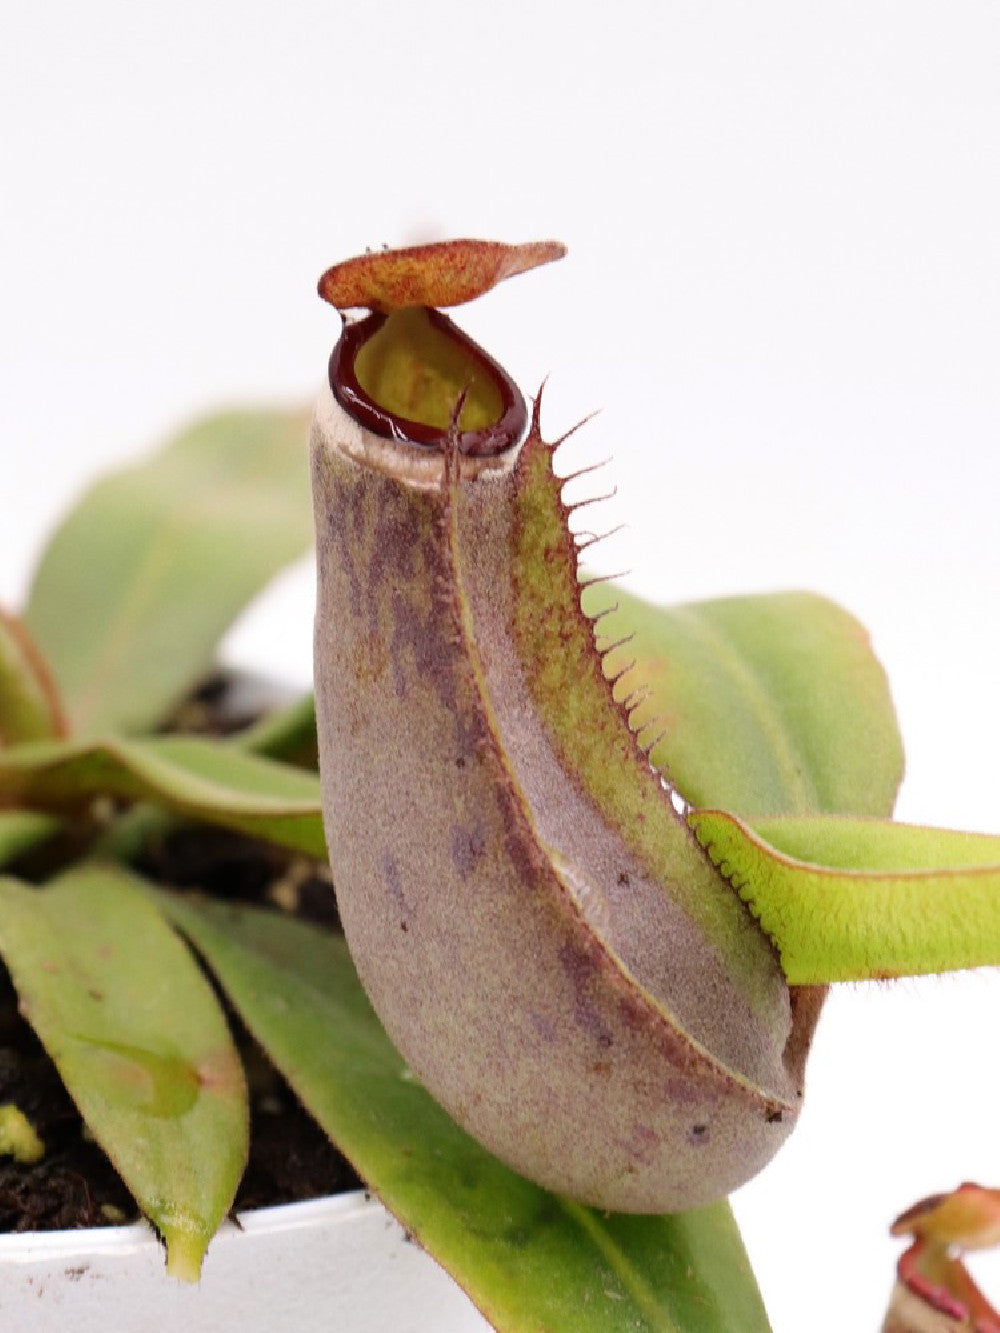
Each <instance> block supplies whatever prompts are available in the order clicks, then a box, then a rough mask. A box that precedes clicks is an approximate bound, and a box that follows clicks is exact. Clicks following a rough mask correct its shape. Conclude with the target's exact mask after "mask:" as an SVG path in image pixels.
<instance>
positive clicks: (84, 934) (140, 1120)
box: [0, 866, 248, 1280]
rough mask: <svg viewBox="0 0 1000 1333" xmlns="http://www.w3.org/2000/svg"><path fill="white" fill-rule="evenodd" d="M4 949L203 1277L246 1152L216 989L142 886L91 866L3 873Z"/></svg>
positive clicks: (174, 1248) (104, 1126)
mask: <svg viewBox="0 0 1000 1333" xmlns="http://www.w3.org/2000/svg"><path fill="white" fill-rule="evenodd" d="M0 951H2V953H3V957H4V959H5V961H6V963H7V966H8V967H9V969H10V972H11V976H12V978H13V981H14V985H15V987H16V988H17V991H18V995H19V996H20V1001H21V1009H22V1012H23V1013H24V1015H25V1017H26V1018H27V1019H28V1021H29V1022H30V1023H31V1025H32V1027H33V1028H34V1029H35V1031H36V1032H37V1034H38V1036H39V1038H40V1039H41V1041H42V1043H43V1045H44V1046H45V1049H46V1050H47V1051H48V1053H49V1055H50V1056H51V1057H52V1059H53V1060H54V1062H55V1064H56V1067H57V1068H58V1070H59V1073H60V1075H61V1077H62V1079H63V1082H64V1083H65V1084H66V1087H67V1089H68V1091H69V1093H70V1095H71V1096H72V1098H73V1100H74V1101H75V1102H76V1104H77V1106H78V1107H79V1109H80V1112H81V1114H82V1116H83V1118H84V1120H85V1121H86V1123H87V1126H88V1128H89V1129H90V1131H91V1133H92V1134H93V1135H94V1137H95V1138H96V1139H97V1141H98V1142H99V1143H100V1144H101V1146H102V1147H103V1148H104V1150H105V1152H107V1154H108V1156H109V1157H110V1158H111V1160H112V1162H113V1163H114V1165H115V1168H116V1169H117V1171H118V1172H119V1174H120V1175H121V1177H122V1179H123V1180H124V1181H125V1183H126V1185H127V1186H128V1187H129V1189H130V1190H131V1191H132V1193H133V1194H134V1195H135V1197H136V1199H137V1200H138V1203H139V1205H140V1207H141V1208H142V1210H143V1212H144V1213H146V1214H147V1216H148V1217H149V1218H150V1220H151V1221H152V1222H153V1224H154V1225H155V1226H156V1228H157V1230H158V1231H159V1232H160V1234H161V1235H162V1236H163V1238H164V1240H165V1241H166V1244H167V1267H168V1271H170V1272H171V1273H173V1274H175V1275H176V1276H178V1277H182V1278H186V1279H189V1280H193V1279H195V1278H196V1277H197V1276H198V1272H199V1270H200V1267H201V1261H202V1257H203V1255H204V1252H205V1249H206V1247H207V1245H208V1242H209V1241H210V1239H211V1238H212V1236H213V1235H214V1234H215V1231H216V1229H217V1227H218V1225H219V1223H220V1222H221V1220H222V1218H223V1217H225V1215H226V1213H227V1211H228V1209H229V1208H230V1206H231V1204H232V1200H233V1196H234V1194H235V1192H236V1186H237V1184H238V1183H239V1179H240V1175H241V1174H242V1171H243V1167H244V1164H245V1161H246V1155H247V1114H248V1113H247V1095H246V1087H245V1085H244V1080H243V1071H242V1067H241V1065H240V1061H239V1056H238V1055H237V1053H236V1050H235V1048H234V1046H233V1044H232V1040H231V1038H230V1036H229V1032H228V1030H227V1028H226V1023H225V1019H224V1017H223V1015H222V1011H221V1009H220V1008H219V1005H218V1002H217V1001H216V999H215V996H214V994H213V992H212V989H211V987H210V986H209V984H208V982H207V981H206V980H205V978H204V977H203V976H202V974H201V972H200V970H199V969H198V966H197V964H196V963H195V961H194V959H193V958H192V957H191V955H190V953H189V951H188V950H187V949H186V948H185V946H184V945H183V944H182V943H181V941H180V940H179V939H178V938H177V936H176V935H175V934H174V932H173V931H172V930H171V929H170V927H169V926H168V925H167V924H166V922H165V921H164V920H163V918H162V917H161V915H160V914H159V912H158V911H157V910H156V907H155V905H154V904H153V903H152V902H151V901H150V900H149V898H148V896H147V894H146V893H145V891H144V889H143V888H142V886H141V882H140V881H138V880H136V879H134V878H132V877H130V876H127V875H126V874H125V873H124V872H122V871H120V870H113V869H108V868H103V867H99V866H91V867H86V868H83V869H78V870H74V871H71V872H69V873H67V874H65V875H63V876H62V877H61V878H60V879H58V880H56V881H55V882H54V883H53V884H52V885H51V887H48V888H44V889H37V888H29V887H28V886H27V885H22V884H19V883H18V882H17V881H15V880H12V879H0Z"/></svg>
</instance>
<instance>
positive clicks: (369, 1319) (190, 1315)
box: [0, 1192, 490, 1333]
mask: <svg viewBox="0 0 1000 1333" xmlns="http://www.w3.org/2000/svg"><path fill="white" fill-rule="evenodd" d="M240 1223H241V1228H242V1229H241V1228H239V1227H236V1226H235V1225H234V1224H233V1223H231V1222H227V1223H226V1224H225V1225H224V1226H223V1228H222V1230H221V1231H220V1232H219V1234H218V1235H217V1236H216V1237H215V1239H214V1240H213V1241H212V1244H211V1247H210V1248H209V1251H208V1256H207V1258H206V1260H205V1265H204V1270H203V1273H202V1279H201V1282H200V1283H199V1284H198V1285H197V1286H190V1285H187V1284H185V1283H181V1282H178V1281H176V1280H175V1279H173V1278H168V1277H167V1275H166V1273H165V1271H164V1254H163V1249H162V1247H161V1245H160V1244H159V1242H158V1241H157V1239H156V1237H155V1236H154V1234H153V1232H152V1230H151V1228H150V1227H149V1226H148V1225H146V1224H145V1223H137V1224H136V1225H134V1226H127V1227H102V1228H96V1229H94V1230H91V1231H50V1232H33V1233H22V1234H17V1235H6V1236H0V1329H3V1330H10V1331H11V1333H14V1331H15V1330H16V1331H17V1333H21V1330H24V1331H25V1333H27V1330H31V1333H68V1330H73V1333H98V1331H100V1333H228V1331H229V1330H233V1331H234V1333H281V1331H282V1330H286V1329H287V1330H289V1333H320V1330H322V1333H339V1331H340V1330H342V1331H343V1333H390V1331H391V1333H437V1330H441V1333H483V1331H484V1330H488V1329H489V1327H490V1326H489V1324H487V1323H486V1322H485V1320H484V1319H483V1318H482V1316H481V1315H480V1314H479V1313H478V1311H477V1310H476V1309H475V1307H474V1306H473V1304H472V1302H471V1301H470V1300H469V1299H468V1297H467V1296H466V1295H465V1294H464V1292H462V1291H461V1289H460V1288H459V1287H458V1286H457V1285H456V1284H455V1283H454V1282H453V1281H452V1279H451V1278H450V1277H449V1276H448V1275H447V1274H446V1273H445V1272H444V1270H443V1269H442V1268H440V1267H439V1266H438V1265H437V1264H436V1263H435V1262H434V1260H433V1259H431V1258H430V1257H429V1255H427V1254H426V1253H425V1252H424V1251H423V1250H421V1249H420V1247H419V1246H418V1245H415V1244H414V1243H413V1242H412V1241H409V1240H407V1238H406V1236H405V1233H404V1232H403V1230H402V1228H401V1227H400V1226H399V1224H398V1223H397V1222H396V1221H395V1219H394V1218H392V1217H391V1216H390V1215H389V1214H388V1213H387V1212H386V1211H385V1209H384V1208H382V1206H381V1205H380V1204H378V1203H376V1202H375V1201H374V1200H370V1199H368V1198H366V1196H365V1195H364V1194H363V1193H359V1192H356V1193H350V1194H338V1195H333V1196H330V1197H329V1198H323V1199H314V1200H310V1201H309V1202H306V1203H294V1204H283V1205H282V1206H280V1207H277V1208H263V1209H260V1210H259V1211H256V1212H250V1213H244V1214H243V1215H241V1217H240Z"/></svg>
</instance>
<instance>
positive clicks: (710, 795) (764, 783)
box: [584, 584, 903, 817]
mask: <svg viewBox="0 0 1000 1333" xmlns="http://www.w3.org/2000/svg"><path fill="white" fill-rule="evenodd" d="M616 604H617V608H618V609H617V610H616V611H609V613H608V615H607V616H606V617H605V618H603V619H602V620H601V621H600V622H599V625H600V636H601V642H602V643H613V642H615V641H617V640H619V639H622V638H625V637H626V636H628V635H633V636H634V637H633V638H632V639H631V640H630V641H629V642H628V643H625V644H622V646H621V647H617V648H613V649H612V650H611V651H610V652H609V653H608V654H607V656H606V658H605V668H606V671H607V672H608V674H610V675H614V674H616V673H617V672H619V671H621V670H623V669H624V668H625V667H626V666H627V664H628V663H629V662H631V661H632V660H633V659H634V660H635V666H634V667H633V668H632V669H631V670H629V671H627V672H625V674H624V676H623V677H622V679H621V681H620V682H619V684H618V686H617V689H616V694H617V695H618V697H621V698H625V697H627V696H628V695H629V694H632V693H633V692H635V691H639V692H648V697H647V698H646V699H645V701H644V702H642V703H639V704H638V705H637V706H636V707H635V709H634V710H633V712H632V715H631V722H632V726H633V727H634V728H636V729H640V730H643V736H642V739H643V740H644V741H652V740H653V738H654V737H655V736H656V734H657V732H659V731H661V730H662V731H663V732H664V735H663V737H662V739H661V740H659V741H658V742H657V744H656V745H655V746H654V747H653V750H652V753H651V758H652V761H653V763H654V764H656V766H657V767H658V768H660V770H661V771H662V772H665V773H666V774H667V775H668V776H669V778H670V780H671V781H672V782H673V783H674V785H675V786H676V787H677V788H678V790H679V791H680V792H681V793H682V795H683V796H684V797H685V798H686V799H687V800H688V801H689V802H691V804H693V805H711V806H719V807H722V808H724V809H727V810H734V811H736V812H738V813H739V814H741V815H745V816H748V817H752V816H757V815H761V814H793V813H794V814H800V813H808V812H811V811H820V810H822V811H826V812H828V813H842V814H856V815H875V816H879V815H889V814H890V813H891V812H892V807H893V803H894V801H895V798H896V790H897V788H898V786H899V782H900V779H901V777H902V772H903V750H902V743H901V741H900V738H899V732H898V729H897V726H896V718H895V712H894V710H893V706H892V700H891V698H890V695H889V687H888V683H887V681H886V677H885V672H884V671H883V669H882V667H881V665H880V664H879V662H878V661H877V659H876V658H875V656H874V654H873V653H872V651H871V646H870V643H869V640H868V636H867V633H866V632H865V630H864V628H863V627H862V626H861V625H860V624H859V623H858V622H857V621H856V620H855V619H854V617H853V616H851V615H849V614H848V612H846V611H844V610H843V609H842V608H841V607H839V606H837V605H835V604H834V603H833V602H830V601H827V600H826V599H825V598H823V597H818V596H816V595H814V594H812V593H798V592H791V593H775V594H767V595H761V596H752V597H727V598H720V599H718V600H713V601H705V602H692V603H689V604H687V605H684V606H669V607H667V606H656V605H653V604H652V603H650V602H646V601H644V600H642V599H641V598H639V597H636V596H633V595H632V594H630V593H627V592H625V591H623V590H622V589H619V588H610V587H609V586H608V585H606V584H594V585H593V586H592V587H591V588H590V589H589V590H588V591H587V592H586V593H585V595H584V607H585V609H586V611H587V612H588V614H590V615H594V614H597V613H599V612H601V611H602V610H604V609H606V608H609V607H613V606H615V605H616Z"/></svg>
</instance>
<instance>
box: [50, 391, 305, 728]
mask: <svg viewBox="0 0 1000 1333" xmlns="http://www.w3.org/2000/svg"><path fill="white" fill-rule="evenodd" d="M306 430H307V416H306V415H305V414H303V413H301V412H255V413H230V414H227V415H222V416H213V417H210V418H208V419H207V420H205V421H203V422H201V423H199V424H198V425H196V426H194V427H193V428H191V429H190V430H188V431H187V432H185V433H184V434H183V435H181V436H180V437H179V438H178V439H176V440H175V441H174V442H173V443H172V444H171V445H169V446H168V447H167V448H165V449H164V450H162V451H161V452H160V453H158V454H156V455H155V456H154V457H152V458H151V459H149V460H148V461H144V462H142V463H139V464H137V465H135V466H132V467H128V468H124V469H122V470H121V471H119V472H116V473H113V474H112V475H110V476H108V477H105V478H104V479H103V480H101V481H98V482H97V484H96V485H95V486H93V487H92V488H91V490H90V491H88V493H87V494H86V495H85V496H84V498H83V500H82V502H81V503H80V504H79V506H78V507H77V508H76V509H75V510H73V512H72V513H71V514H69V516H68V517H67V518H66V519H65V520H64V522H63V523H62V525H61V526H60V528H59V529H58V530H57V532H56V533H55V535H54V537H53V538H52V541H51V543H50V545H49V547H48V549H47V550H46V552H45V554H44V555H43V557H42V561H41V564H40V565H39V567H38V570H37V572H36V575H35V579H34V583H33V586H32V589H31V593H30V597H29V601H28V606H27V609H26V611H25V620H26V623H27V625H28V627H29V629H30V630H31V632H32V634H33V635H34V637H35V639H36V640H37V642H38V644H39V646H40V647H41V649H42V651H43V652H44V653H45V654H46V656H47V657H48V659H49V661H50V662H51V664H52V667H53V670H54V671H55V675H56V679H57V681H58V682H59V686H60V689H61V692H62V696H63V698H64V699H65V701H66V704H67V707H68V710H69V713H70V718H71V723H72V726H73V729H74V730H76V731H77V732H80V733H83V734H85V735H94V734H97V733H102V732H105V731H126V732H138V731H146V730H150V729H151V728H152V727H154V726H155V725H156V724H157V723H159V722H160V721H161V720H162V719H163V718H164V717H165V716H166V715H167V714H168V713H169V712H170V710H171V708H172V707H173V706H174V705H175V704H176V703H177V702H178V701H179V700H180V699H181V697H182V696H183V695H184V694H185V693H186V692H187V691H188V689H189V688H190V687H191V685H192V684H193V683H194V682H195V681H196V680H197V679H198V678H199V677H200V676H201V675H202V674H203V673H204V672H205V670H206V669H207V668H208V666H209V665H210V663H211V660H212V656H213V653H214V650H215V646H216V644H217V642H218V640H219V637H220V636H221V635H222V633H223V632H224V631H225V630H226V629H227V628H228V626H229V625H230V623H231V622H232V621H233V619H234V618H235V617H236V615H237V614H238V613H239V612H240V611H241V610H242V609H243V607H244V606H245V605H246V604H247V602H248V601H249V600H250V599H251V598H252V597H253V596H254V595H255V594H256V593H257V592H258V591H259V590H260V589H261V588H262V587H263V586H264V585H265V584H266V583H267V582H268V580H269V579H270V578H271V577H272V575H274V574H275V573H276V572H277V571H278V570H279V569H281V568H282V566H284V565H285V564H287V563H288V562H289V561H291V560H294V559H295V558H296V557H297V556H299V555H301V554H303V553H304V552H305V551H307V550H308V549H309V547H310V545H311V543H312V507H311V503H310V499H309V479H308V457H307V454H308V451H307V449H306Z"/></svg>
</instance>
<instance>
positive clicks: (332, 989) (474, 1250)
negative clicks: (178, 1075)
mask: <svg viewBox="0 0 1000 1333" xmlns="http://www.w3.org/2000/svg"><path fill="white" fill-rule="evenodd" d="M158 901H160V902H161V903H162V906H163V910H164V912H165V913H166V914H167V915H168V916H169V918H170V919H171V920H172V921H173V922H175V924H177V925H178V926H179V928H180V929H181V930H183V931H184V933H185V934H187V935H188V936H189V938H190V939H191V940H192V942H193V943H194V945H195V947H196V948H197V949H198V950H199V951H200V952H201V953H202V955H203V956H204V957H205V959H206V961H207V962H208V964H209V966H210V968H211V969H212V971H213V972H214V973H215V975H216V977H217V978H218V980H219V981H220V983H221V985H222V986H223V988H224V990H225V991H226V993H227V995H228V996H229V998H230V999H231V1000H232V1002H233V1003H234V1004H235V1006H236V1008H237V1010H238V1011H239V1012H240V1014H241V1016H242V1018H243V1019H244V1021H245V1022H246V1023H247V1024H248V1026H249V1027H250V1029H251V1031H252V1032H253V1033H254V1035H255V1036H256V1037H257V1039H258V1040H259V1041H260V1042H261V1044H262V1045H263V1046H264V1048H265V1049H266V1050H267V1052H268V1054H269V1055H270V1057H271V1059H272V1060H273V1061H274V1062H275V1064H276V1065H277V1066H278V1067H279V1069H281V1070H282V1072H283V1073H284V1074H285V1076H286V1078H288V1080H289V1082H290V1083H291V1085H292V1087H293V1088H294V1089H295V1091H296V1093H297V1094H298V1096H299V1097H300V1098H301V1099H302V1101H303V1102H304V1103H305V1105H306V1106H307V1107H308V1108H309V1110H310V1111H311V1112H312V1114H313V1115H314V1116H315V1117H316V1119H317V1120H318V1121H319V1123H320V1124H321V1125H322V1126H323V1128H324V1129H325V1130H326V1132H327V1133H328V1134H329V1135H330V1137H331V1138H332V1139H333V1140H334V1142H335V1143H336V1144H337V1146H338V1147H339V1148H340V1149H341V1150H342V1151H343V1152H344V1153H345V1155H346V1156H347V1157H349V1158H350V1159H351V1161H352V1162H353V1163H354V1164H355V1166H356V1167H357V1169H358V1170H359V1171H360V1172H361V1174H362V1175H363V1176H364V1177H365V1178H366V1179H367V1180H368V1181H369V1182H370V1183H371V1185H372V1188H373V1189H374V1190H375V1191H376V1193H377V1194H378V1195H379V1196H380V1197H381V1198H382V1200H383V1201H384V1202H385V1203H386V1205H387V1206H388V1207H389V1208H390V1209H391V1210H392V1211H393V1212H394V1213H395V1214H396V1216H397V1217H399V1218H400V1220H401V1221H402V1223H403V1225H404V1226H405V1227H406V1228H407V1229H408V1230H409V1231H410V1232H411V1233H412V1234H413V1235H414V1236H415V1237H416V1238H417V1240H419V1242H420V1243H421V1244H422V1245H423V1246H424V1247H425V1248H426V1249H427V1250H428V1251H429V1252H430V1253H431V1254H432V1255H433V1256H434V1257H435V1258H436V1259H437V1260H438V1262H440V1263H441V1264H442V1265H443V1266H444V1267H445V1268H446V1269H447V1270H448V1271H449V1272H450V1273H451V1274H452V1275H453V1276H454V1277H455V1279H456V1280H457V1281H458V1282H459V1283H460V1284H461V1285H462V1286H463V1287H464V1288H465V1290H466V1291H467V1292H468V1293H469V1295H470V1296H471V1297H472V1299H473V1300H474V1301H475V1303H476V1304H477V1305H478V1306H479V1308H480V1309H481V1310H482V1311H483V1313H484V1314H485V1315H486V1317H487V1318H488V1319H489V1320H490V1321H491V1322H492V1323H493V1324H494V1325H495V1326H496V1327H497V1328H498V1329H500V1330H505V1331H509V1333H514V1331H515V1330H517V1331H520V1330H539V1331H540V1330H543V1329H544V1330H547V1331H548V1333H557V1330H567V1333H569V1331H570V1330H572V1333H588V1330H593V1331H594V1333H598V1330H600V1333H614V1330H626V1329H629V1330H633V1329H643V1330H664V1331H667V1330H677V1331H678V1333H713V1331H714V1330H718V1331H719V1333H722V1330H730V1329H735V1328H739V1329H741V1330H746V1331H747V1333H752V1331H753V1330H758V1329H759V1330H766V1329H767V1328H768V1323H767V1318H766V1315H765V1313H764V1309H763V1306H762V1304H761V1300H760V1296H759V1293H758V1291H757V1287H756V1284H755V1282H754V1279H753V1276H752V1273H751V1270H750V1267H749V1263H748V1260H747V1257H746V1254H745V1253H744V1251H743V1248H742V1245H741V1242H740V1239H739V1234H738V1232H737V1230H736V1226H735V1223H734V1222H733V1219H732V1214H731V1213H730V1210H729V1208H728V1206H727V1205H726V1204H717V1205H714V1206H713V1207H711V1208H706V1209H702V1210H700V1211H698V1212H694V1213H688V1214H685V1215H683V1216H680V1217H673V1218H670V1217H636V1216H632V1217H626V1216H622V1215H614V1214H603V1213H598V1212H595V1211H593V1210H591V1209H588V1208H584V1207H582V1206H581V1205H579V1204H575V1203H571V1202H568V1201H567V1200H564V1199H560V1198H558V1197H556V1196H555V1195H552V1194H548V1193H546V1192H545V1191H543V1190H541V1189H539V1188H538V1187H537V1186H535V1185H532V1184H530V1183H529V1182H528V1181H526V1180H523V1179H522V1178H521V1177H520V1176H517V1175H515V1174H514V1173H512V1172H511V1171H510V1170H508V1169H507V1168H506V1167H504V1166H502V1165H501V1164H500V1163H499V1162H498V1161H496V1159H495V1158H493V1157H491V1156H490V1155H489V1154H488V1153H486V1152H485V1151H484V1150H483V1149H482V1148H480V1147H479V1146H478V1145H477V1144H476V1143H474V1142H473V1140H472V1139H470V1138H469V1137H468V1136H467V1135H466V1134H465V1133H463V1132H462V1131H461V1130H460V1129H459V1128H458V1127H457V1126H456V1125H455V1124H454V1123H453V1122H452V1120H451V1119H450V1118H449V1117H448V1116H447V1115H446V1114H445V1113H444V1112H443V1111H442V1110H441V1109H440V1107H439V1106H438V1105H437V1103H436V1102H434V1100H433V1099H432V1098H431V1097H430V1096H429V1094H428V1093H427V1092H425V1091H424V1089H423V1088H422V1087H421V1086H420V1085H419V1084H417V1083H416V1082H415V1081H414V1080H413V1079H412V1077H410V1076H409V1075H408V1072H407V1070H406V1068H405V1066H404V1065H403V1062H402V1060H401V1058H400V1056H399V1055H398V1054H397V1052H396V1051H395V1049H394V1047H393V1046H392V1045H391V1043H390V1042H389V1040H388V1038H387V1037H386V1036H385V1034H384V1032H383V1031H382V1028H381V1026H380V1025H379V1023H378V1020H377V1019H376V1017H375V1015H374V1013H373V1012H372V1010H371V1008H370V1006H369V1004H368V1001H367V999H366V998H365V995H364V993H363V991H362V990H361V986H360V984H359V982H358V980H357V977H356V974H355V972H354V968H353V965H352V964H351V961H350V958H349V955H348V953H347V949H346V946H345V944H344V941H343V940H342V939H340V938H334V937H330V936H327V935H323V934H321V933H320V932H318V931H316V930H314V929H310V928H309V927H306V926H304V925H303V924H301V923H299V922H295V921H291V920H286V919H283V918H280V917H276V916H275V915H273V914H269V913H263V912H259V911H253V910H238V909H233V908H229V907H222V906H219V905H217V904H212V903H201V904H198V905H195V904H193V903H191V902H188V901H185V900H182V899H180V898H176V897H172V896H169V895H164V894H159V895H158Z"/></svg>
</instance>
